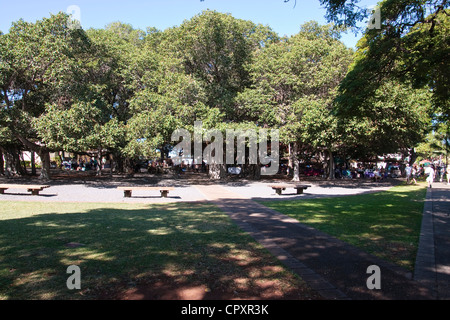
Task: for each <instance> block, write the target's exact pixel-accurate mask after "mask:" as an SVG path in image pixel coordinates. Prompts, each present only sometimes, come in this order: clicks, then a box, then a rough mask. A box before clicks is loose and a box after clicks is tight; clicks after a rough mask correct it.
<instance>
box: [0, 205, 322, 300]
mask: <svg viewBox="0 0 450 320" xmlns="http://www.w3.org/2000/svg"><path fill="white" fill-rule="evenodd" d="M70 265H77V266H79V267H80V269H81V290H69V289H67V286H66V281H67V279H68V277H69V276H70V274H67V273H66V271H67V267H68V266H70ZM161 283H163V286H164V287H165V288H166V291H167V289H168V290H169V291H172V293H173V291H176V290H181V289H180V288H192V287H197V288H201V290H203V291H204V294H205V297H206V296H207V295H210V296H212V297H213V298H219V299H220V298H226V299H229V298H249V297H250V298H253V297H257V298H270V299H274V298H286V297H289V298H295V299H308V298H315V297H317V296H315V293H314V292H313V291H311V290H309V289H308V287H307V286H306V285H305V284H304V282H303V281H301V279H299V278H297V277H296V276H294V275H293V274H291V273H289V272H287V271H286V270H285V269H284V268H283V267H281V265H280V264H279V262H278V261H277V260H276V259H275V258H274V257H272V256H271V255H270V254H269V253H268V252H267V251H266V250H265V249H263V248H262V247H261V246H260V245H259V244H257V243H256V242H254V241H253V240H252V238H250V237H249V236H248V235H246V234H245V233H243V232H241V231H240V230H239V229H238V228H237V227H236V226H235V225H234V224H233V223H232V222H231V220H230V219H229V218H228V217H227V216H226V215H225V214H223V213H222V212H221V211H220V210H219V209H217V208H216V207H214V206H212V205H209V204H201V203H197V204H192V203H178V204H164V205H159V204H155V205H148V204H93V203H48V202H46V203H42V202H10V201H0V299H99V298H101V299H121V298H123V294H124V293H126V292H129V291H130V290H137V289H138V288H143V287H145V288H150V291H151V296H149V297H150V298H155V299H158V298H161V299H162V298H164V295H162V293H158V286H160V287H161V286H162V285H161ZM152 290H153V291H152ZM147 291H148V290H147ZM171 297H174V295H173V294H172V295H171ZM175 297H176V295H175Z"/></svg>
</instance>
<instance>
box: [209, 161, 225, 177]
mask: <svg viewBox="0 0 450 320" xmlns="http://www.w3.org/2000/svg"><path fill="white" fill-rule="evenodd" d="M225 175H226V167H225V165H224V164H217V163H211V164H210V165H209V171H208V176H209V178H210V179H211V180H221V179H223V178H225Z"/></svg>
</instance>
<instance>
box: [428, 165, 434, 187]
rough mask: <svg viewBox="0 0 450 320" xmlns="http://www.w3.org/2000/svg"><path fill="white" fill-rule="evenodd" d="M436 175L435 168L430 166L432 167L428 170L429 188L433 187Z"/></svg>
mask: <svg viewBox="0 0 450 320" xmlns="http://www.w3.org/2000/svg"><path fill="white" fill-rule="evenodd" d="M434 174H435V172H434V166H433V165H430V167H429V168H428V177H427V183H428V188H432V187H433V181H434Z"/></svg>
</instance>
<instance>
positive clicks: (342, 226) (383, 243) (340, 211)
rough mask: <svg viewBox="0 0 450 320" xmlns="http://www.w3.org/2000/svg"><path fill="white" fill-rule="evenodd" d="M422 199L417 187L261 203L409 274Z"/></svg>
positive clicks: (423, 190) (421, 186) (422, 189)
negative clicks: (403, 269) (396, 266)
mask: <svg viewBox="0 0 450 320" xmlns="http://www.w3.org/2000/svg"><path fill="white" fill-rule="evenodd" d="M425 195H426V185H425V184H424V183H419V184H417V185H401V186H396V187H393V188H391V189H389V190H388V191H384V192H378V193H372V194H362V195H355V196H345V197H330V198H322V199H314V200H293V201H264V202H261V203H262V204H263V205H265V206H267V207H270V208H272V209H274V210H277V211H279V212H282V213H284V214H286V215H289V216H291V217H293V218H295V219H297V220H299V221H300V222H302V223H304V224H307V225H310V226H312V227H314V228H316V229H319V230H321V231H323V232H326V233H328V234H330V235H333V236H335V237H337V238H339V239H341V240H343V241H346V242H348V243H350V244H352V245H354V246H357V247H360V248H362V249H363V250H365V251H366V252H369V253H372V254H374V255H377V256H379V257H381V258H383V259H386V260H389V261H391V262H394V263H396V264H399V265H401V266H403V267H405V268H406V269H408V270H410V271H412V270H413V268H414V263H415V258H416V253H417V247H418V242H419V236H420V227H421V222H422V212H423V206H424V200H425Z"/></svg>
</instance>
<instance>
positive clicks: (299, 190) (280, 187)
mask: <svg viewBox="0 0 450 320" xmlns="http://www.w3.org/2000/svg"><path fill="white" fill-rule="evenodd" d="M269 187H271V188H272V189H274V190H275V192H276V193H277V194H281V192H282V191H284V190H286V189H287V188H293V189H296V190H297V194H302V193H303V190H306V189H308V188H309V187H311V186H310V185H306V184H301V185H300V184H296V185H288V184H286V185H270V186H269Z"/></svg>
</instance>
